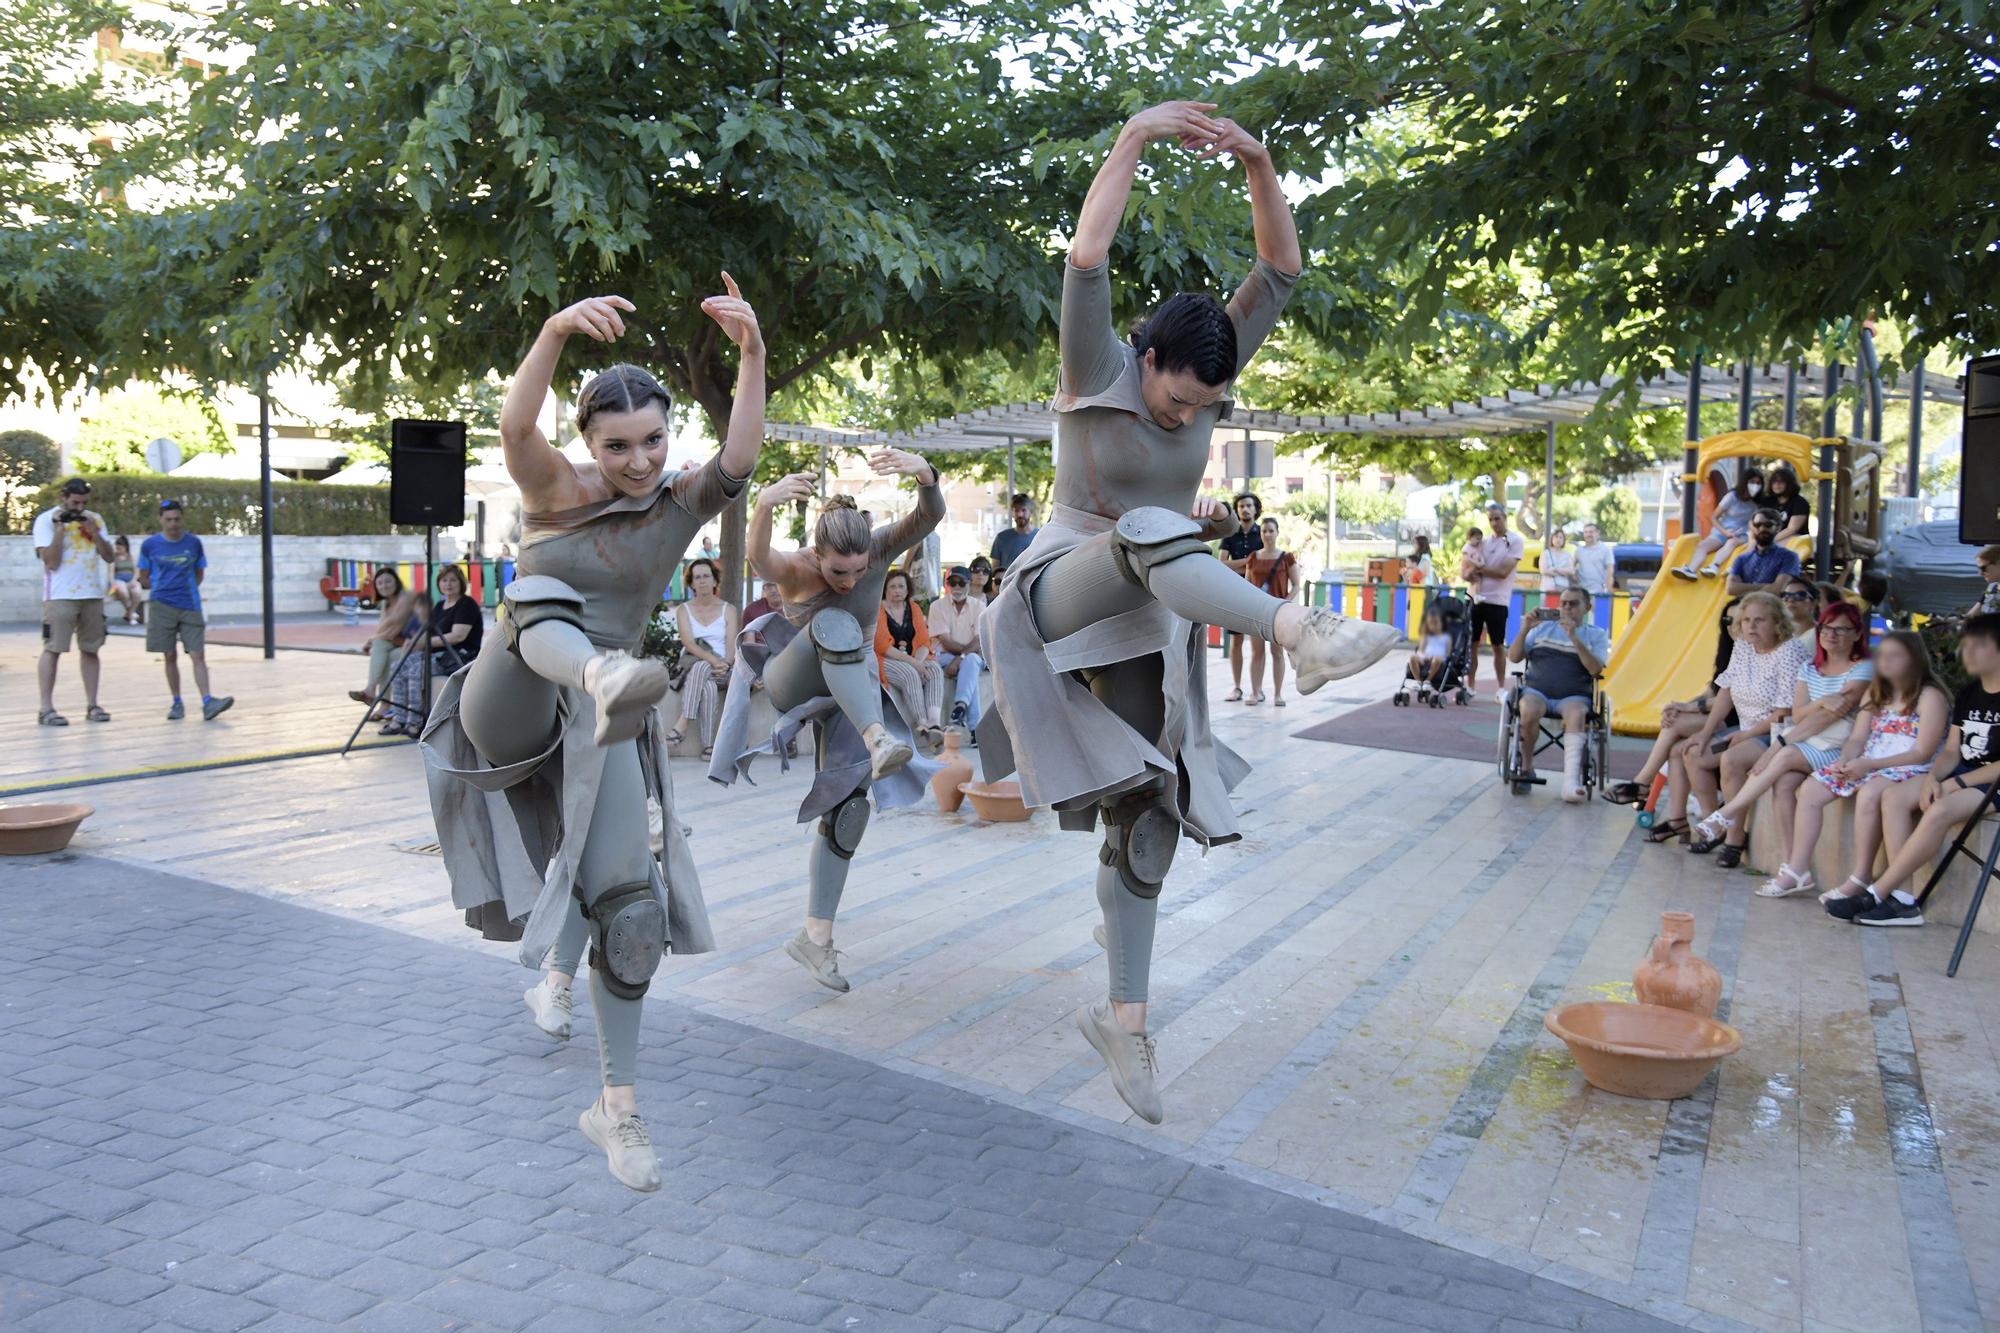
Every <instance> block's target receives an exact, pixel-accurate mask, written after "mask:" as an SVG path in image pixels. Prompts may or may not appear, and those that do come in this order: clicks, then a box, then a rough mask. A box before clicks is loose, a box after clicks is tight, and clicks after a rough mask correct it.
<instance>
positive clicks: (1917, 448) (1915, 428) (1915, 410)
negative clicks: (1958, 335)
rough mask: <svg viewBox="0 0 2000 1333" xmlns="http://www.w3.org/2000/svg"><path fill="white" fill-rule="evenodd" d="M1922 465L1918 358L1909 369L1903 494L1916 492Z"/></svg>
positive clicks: (1921, 395)
mask: <svg viewBox="0 0 2000 1333" xmlns="http://www.w3.org/2000/svg"><path fill="white" fill-rule="evenodd" d="M1923 466H1924V363H1923V360H1922V358H1919V359H1918V361H1917V364H1916V367H1915V368H1914V369H1913V370H1911V371H1910V475H1909V476H1907V477H1905V478H1903V494H1905V495H1909V496H1914V495H1916V494H1917V474H1918V473H1919V472H1920V471H1922V470H1923Z"/></svg>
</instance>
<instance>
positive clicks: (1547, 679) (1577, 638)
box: [1507, 588, 1611, 804]
mask: <svg viewBox="0 0 2000 1333" xmlns="http://www.w3.org/2000/svg"><path fill="white" fill-rule="evenodd" d="M1610 656H1611V636H1610V635H1609V634H1606V633H1605V632H1604V631H1603V630H1601V629H1599V628H1598V627H1597V626H1595V625H1593V624H1591V623H1590V594H1589V593H1587V592H1585V591H1584V590H1583V589H1581V588H1565V589H1563V594H1562V599H1561V603H1560V606H1559V607H1556V608H1551V607H1546V606H1542V607H1536V608H1535V609H1534V610H1532V611H1530V612H1528V613H1527V614H1526V615H1524V616H1522V617H1521V628H1520V629H1519V630H1518V631H1516V632H1515V634H1514V641H1513V642H1512V643H1510V644H1508V645H1507V660H1508V661H1510V662H1514V663H1520V662H1524V661H1525V662H1526V663H1527V664H1528V672H1527V679H1526V680H1524V681H1523V682H1522V683H1521V728H1520V749H1519V751H1518V752H1517V753H1516V755H1515V765H1514V771H1515V773H1516V774H1517V775H1518V776H1520V777H1522V778H1533V777H1534V776H1535V744H1536V741H1537V740H1538V739H1539V737H1540V735H1541V732H1540V730H1539V728H1540V727H1541V724H1542V718H1543V717H1544V716H1545V715H1547V714H1548V713H1550V712H1555V713H1557V714H1559V715H1561V717H1562V720H1563V794H1562V795H1563V799H1564V800H1565V801H1568V802H1570V803H1571V804H1575V803H1576V802H1578V801H1584V800H1588V799H1589V793H1588V792H1586V791H1585V790H1584V787H1583V752H1584V746H1585V744H1586V742H1587V741H1588V737H1586V736H1585V735H1584V721H1585V719H1586V718H1588V716H1589V715H1590V697H1591V692H1592V688H1593V685H1594V683H1595V682H1596V680H1597V678H1598V677H1599V676H1600V675H1602V674H1604V663H1605V661H1606V659H1608V658H1609V657H1610Z"/></svg>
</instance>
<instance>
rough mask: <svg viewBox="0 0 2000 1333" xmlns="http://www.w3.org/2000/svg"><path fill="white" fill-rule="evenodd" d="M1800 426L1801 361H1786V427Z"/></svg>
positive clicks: (1791, 429)
mask: <svg viewBox="0 0 2000 1333" xmlns="http://www.w3.org/2000/svg"><path fill="white" fill-rule="evenodd" d="M1798 428H1799V363H1798V362H1796V361H1787V362H1786V363H1785V429H1786V430H1788V431H1795V430H1797V429H1798Z"/></svg>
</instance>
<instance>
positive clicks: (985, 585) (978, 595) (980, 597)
mask: <svg viewBox="0 0 2000 1333" xmlns="http://www.w3.org/2000/svg"><path fill="white" fill-rule="evenodd" d="M965 572H966V577H967V578H969V579H970V580H971V584H970V586H969V587H968V588H967V589H966V594H967V596H969V597H971V598H972V600H973V601H975V602H977V603H979V607H980V609H981V610H984V609H985V608H986V604H987V603H988V602H990V601H992V600H993V594H994V593H996V592H999V591H1000V581H999V580H998V579H996V578H994V577H993V562H992V561H991V560H988V559H987V558H986V557H985V556H983V555H976V556H974V557H972V563H971V564H969V565H967V566H966V567H965Z"/></svg>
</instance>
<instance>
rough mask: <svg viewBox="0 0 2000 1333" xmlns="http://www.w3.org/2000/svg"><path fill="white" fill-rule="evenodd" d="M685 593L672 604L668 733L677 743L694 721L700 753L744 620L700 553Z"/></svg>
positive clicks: (715, 718)
mask: <svg viewBox="0 0 2000 1333" xmlns="http://www.w3.org/2000/svg"><path fill="white" fill-rule="evenodd" d="M687 586H688V594H689V595H688V598H687V600H686V601H684V602H682V603H680V604H679V605H678V606H676V607H674V628H675V629H676V630H677V631H678V632H679V634H680V640H681V668H682V675H681V715H680V720H679V721H677V722H675V723H674V729H673V730H672V731H670V732H668V733H667V744H668V745H669V746H674V745H679V744H680V743H681V739H682V738H683V737H684V736H685V735H686V734H687V729H688V724H689V723H693V724H694V726H695V729H696V730H698V731H699V732H700V733H701V752H702V755H703V756H704V757H706V756H707V755H708V754H709V753H710V752H711V751H712V750H713V749H714V748H715V729H716V727H717V726H718V725H720V723H721V721H722V709H721V699H722V692H723V691H724V690H726V689H728V688H729V672H730V669H731V668H732V667H734V666H735V665H736V635H737V632H738V631H739V630H741V629H742V628H743V622H742V620H741V618H740V617H738V615H737V614H736V608H735V607H733V606H731V605H730V604H729V603H727V602H725V601H723V600H722V598H721V597H720V596H719V595H718V591H717V590H718V589H720V588H721V587H722V571H721V569H720V568H718V567H717V565H716V563H715V562H714V561H713V560H710V559H709V558H708V557H707V556H703V557H701V558H700V559H698V560H694V561H692V562H690V563H689V565H688V569H687Z"/></svg>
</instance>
